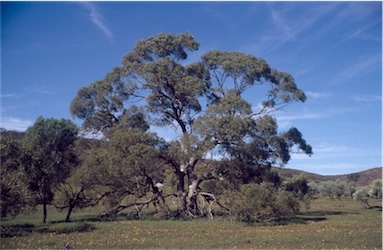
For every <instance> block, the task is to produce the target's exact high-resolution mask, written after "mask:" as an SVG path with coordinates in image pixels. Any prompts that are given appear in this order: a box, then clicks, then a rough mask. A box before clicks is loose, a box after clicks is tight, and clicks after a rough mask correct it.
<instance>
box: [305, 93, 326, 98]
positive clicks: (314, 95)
mask: <svg viewBox="0 0 383 250" xmlns="http://www.w3.org/2000/svg"><path fill="white" fill-rule="evenodd" d="M305 94H306V95H307V97H309V98H312V99H321V98H327V97H330V96H331V94H330V93H327V92H323V93H321V92H313V91H306V92H305Z"/></svg>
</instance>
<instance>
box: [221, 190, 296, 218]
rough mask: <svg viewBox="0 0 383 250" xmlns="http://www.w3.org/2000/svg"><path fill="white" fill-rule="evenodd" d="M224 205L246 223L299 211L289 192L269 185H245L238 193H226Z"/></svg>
mask: <svg viewBox="0 0 383 250" xmlns="http://www.w3.org/2000/svg"><path fill="white" fill-rule="evenodd" d="M224 204H225V206H227V207H228V208H229V209H230V210H231V212H232V213H233V214H234V215H235V216H236V217H237V219H239V220H241V221H246V222H253V221H264V220H270V219H278V218H280V217H282V216H286V215H288V214H293V213H296V212H298V211H299V203H298V201H297V200H296V199H295V198H294V197H293V195H292V194H291V193H290V192H287V191H278V189H276V188H275V187H274V186H271V185H259V184H246V185H243V186H242V187H241V189H240V191H239V192H235V191H228V192H226V193H225V196H224Z"/></svg>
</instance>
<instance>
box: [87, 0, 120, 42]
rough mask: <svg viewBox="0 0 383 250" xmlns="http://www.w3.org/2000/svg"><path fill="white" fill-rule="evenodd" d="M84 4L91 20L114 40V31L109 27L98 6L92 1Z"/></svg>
mask: <svg viewBox="0 0 383 250" xmlns="http://www.w3.org/2000/svg"><path fill="white" fill-rule="evenodd" d="M82 4H83V6H84V7H85V8H86V9H87V10H88V11H89V16H90V20H91V21H92V22H93V23H94V24H95V25H96V26H97V27H98V28H99V29H100V30H101V31H102V32H103V33H104V35H105V36H106V37H107V38H108V39H109V40H113V33H112V32H111V31H110V29H109V28H108V27H107V25H106V21H105V19H104V17H103V16H102V15H101V14H100V12H99V11H98V10H97V8H96V6H95V5H94V4H92V3H91V2H83V3H82Z"/></svg>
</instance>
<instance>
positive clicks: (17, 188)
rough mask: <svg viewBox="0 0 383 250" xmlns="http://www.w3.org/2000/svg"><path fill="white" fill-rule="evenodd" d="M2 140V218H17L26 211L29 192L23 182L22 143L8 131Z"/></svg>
mask: <svg viewBox="0 0 383 250" xmlns="http://www.w3.org/2000/svg"><path fill="white" fill-rule="evenodd" d="M0 139H1V140H0V152H1V157H0V178H1V179H0V180H1V181H0V190H1V200H0V207H1V217H2V218H4V217H6V216H7V215H12V216H16V215H17V214H19V213H21V212H23V211H24V210H25V209H26V207H27V205H28V200H27V195H28V192H27V190H26V186H25V184H24V183H23V182H22V175H23V174H22V171H21V169H20V165H21V159H20V156H21V155H22V148H21V145H20V142H19V141H18V140H16V139H15V138H14V136H13V135H12V134H11V133H7V132H6V131H2V132H1V138H0Z"/></svg>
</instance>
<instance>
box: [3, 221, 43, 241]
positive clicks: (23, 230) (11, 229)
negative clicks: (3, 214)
mask: <svg viewBox="0 0 383 250" xmlns="http://www.w3.org/2000/svg"><path fill="white" fill-rule="evenodd" d="M34 229H35V225H33V224H28V223H25V224H18V225H9V226H8V225H7V226H4V225H2V226H0V231H1V238H6V237H14V236H23V235H26V234H29V233H32V232H33V230H34Z"/></svg>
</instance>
